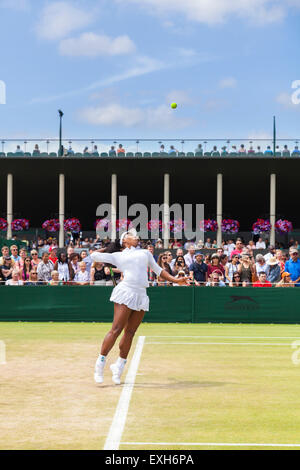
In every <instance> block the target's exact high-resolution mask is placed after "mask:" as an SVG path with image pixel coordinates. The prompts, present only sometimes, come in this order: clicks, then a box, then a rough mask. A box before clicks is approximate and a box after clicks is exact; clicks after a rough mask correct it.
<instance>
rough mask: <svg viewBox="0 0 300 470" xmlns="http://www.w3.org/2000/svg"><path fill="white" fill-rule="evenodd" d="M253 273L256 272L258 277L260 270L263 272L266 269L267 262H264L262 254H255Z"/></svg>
mask: <svg viewBox="0 0 300 470" xmlns="http://www.w3.org/2000/svg"><path fill="white" fill-rule="evenodd" d="M255 261H256V263H255V274H256V279H258V278H259V274H260V273H261V272H263V273H265V272H266V269H267V263H266V260H265V258H264V256H263V255H262V254H260V253H259V254H258V255H256V258H255Z"/></svg>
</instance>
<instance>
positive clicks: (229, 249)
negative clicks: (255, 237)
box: [224, 239, 235, 258]
mask: <svg viewBox="0 0 300 470" xmlns="http://www.w3.org/2000/svg"><path fill="white" fill-rule="evenodd" d="M234 249H235V243H233V240H231V239H229V240H228V242H227V245H224V251H227V254H228V256H229V258H231V255H232V252H233V250H234Z"/></svg>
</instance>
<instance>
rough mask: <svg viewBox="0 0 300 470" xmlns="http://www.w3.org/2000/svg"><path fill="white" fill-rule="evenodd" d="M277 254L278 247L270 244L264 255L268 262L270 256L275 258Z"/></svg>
mask: <svg viewBox="0 0 300 470" xmlns="http://www.w3.org/2000/svg"><path fill="white" fill-rule="evenodd" d="M275 254H276V248H275V246H274V245H270V246H269V252H268V253H267V254H266V255H265V256H264V258H265V261H266V263H267V262H268V261H269V259H270V258H273V256H275Z"/></svg>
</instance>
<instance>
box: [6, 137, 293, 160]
mask: <svg viewBox="0 0 300 470" xmlns="http://www.w3.org/2000/svg"><path fill="white" fill-rule="evenodd" d="M299 143H300V138H299V139H289V140H287V139H277V140H276V142H274V140H273V139H271V138H269V139H252V140H251V139H173V140H172V139H64V140H63V141H62V145H63V154H62V152H60V151H59V140H58V139H18V140H17V139H1V140H0V158H15V157H19V158H33V157H34V158H124V157H125V158H152V157H153V158H166V157H171V158H175V157H176V158H186V157H187V158H189V157H190V158H194V157H199V158H218V157H219V158H226V157H227V158H234V157H246V158H259V157H264V158H270V157H271V158H276V157H283V158H290V157H295V158H298V157H300V146H299Z"/></svg>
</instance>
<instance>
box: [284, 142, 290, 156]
mask: <svg viewBox="0 0 300 470" xmlns="http://www.w3.org/2000/svg"><path fill="white" fill-rule="evenodd" d="M282 156H283V157H290V156H291V152H290V151H289V149H288V146H287V145H284V146H283V151H282Z"/></svg>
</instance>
